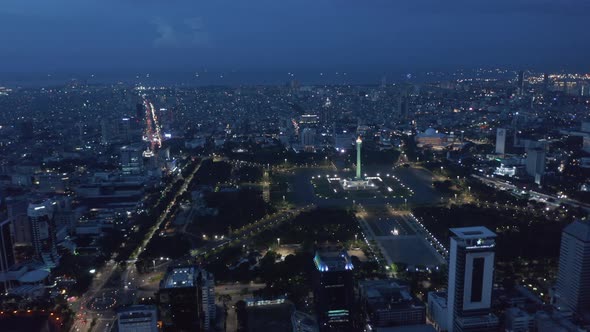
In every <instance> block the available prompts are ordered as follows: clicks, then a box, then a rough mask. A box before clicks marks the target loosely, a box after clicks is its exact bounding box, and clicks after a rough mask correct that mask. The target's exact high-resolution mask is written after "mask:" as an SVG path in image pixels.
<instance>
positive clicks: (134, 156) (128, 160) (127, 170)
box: [120, 145, 144, 175]
mask: <svg viewBox="0 0 590 332" xmlns="http://www.w3.org/2000/svg"><path fill="white" fill-rule="evenodd" d="M120 157H121V171H122V172H123V174H134V175H137V174H141V173H142V172H143V170H144V166H143V147H142V146H139V145H126V146H123V147H122V148H121V151H120Z"/></svg>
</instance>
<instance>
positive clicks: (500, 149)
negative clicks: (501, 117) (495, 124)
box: [496, 128, 506, 154]
mask: <svg viewBox="0 0 590 332" xmlns="http://www.w3.org/2000/svg"><path fill="white" fill-rule="evenodd" d="M505 153H506V129H504V128H498V129H496V154H505Z"/></svg>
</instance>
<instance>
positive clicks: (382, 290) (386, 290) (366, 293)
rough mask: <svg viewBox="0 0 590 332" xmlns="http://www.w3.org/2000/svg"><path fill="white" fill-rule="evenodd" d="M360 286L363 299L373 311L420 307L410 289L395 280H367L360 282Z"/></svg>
mask: <svg viewBox="0 0 590 332" xmlns="http://www.w3.org/2000/svg"><path fill="white" fill-rule="evenodd" d="M359 286H360V288H361V294H363V298H364V299H365V300H366V301H367V303H368V304H369V306H371V308H372V309H373V310H388V309H391V308H402V307H403V308H406V307H407V308H411V307H415V306H418V302H417V301H415V300H414V298H413V297H412V295H411V294H410V291H409V289H408V287H407V286H404V285H400V284H398V283H397V282H396V281H395V280H388V279H386V280H365V281H361V282H359ZM420 306H422V305H420Z"/></svg>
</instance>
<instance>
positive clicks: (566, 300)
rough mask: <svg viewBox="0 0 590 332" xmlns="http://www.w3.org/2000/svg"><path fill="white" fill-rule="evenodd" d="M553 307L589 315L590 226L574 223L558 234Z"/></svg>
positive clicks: (581, 222) (585, 222)
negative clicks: (558, 249) (557, 262)
mask: <svg viewBox="0 0 590 332" xmlns="http://www.w3.org/2000/svg"><path fill="white" fill-rule="evenodd" d="M555 297H556V298H555V300H556V301H555V302H556V306H557V307H558V308H559V309H560V310H564V311H571V312H574V313H579V314H590V223H589V222H588V221H581V220H577V221H574V222H573V223H571V224H569V225H568V226H567V227H565V229H564V230H563V233H562V235H561V248H560V252H559V272H558V274H557V291H556V296H555Z"/></svg>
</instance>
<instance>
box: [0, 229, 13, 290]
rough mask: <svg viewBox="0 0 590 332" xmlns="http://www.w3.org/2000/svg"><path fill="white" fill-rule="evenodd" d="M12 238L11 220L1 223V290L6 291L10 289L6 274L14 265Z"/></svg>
mask: <svg viewBox="0 0 590 332" xmlns="http://www.w3.org/2000/svg"><path fill="white" fill-rule="evenodd" d="M13 249H14V248H13V243H12V236H11V234H10V219H7V220H5V221H3V222H0V280H1V281H2V288H1V290H3V291H6V290H7V289H8V288H9V284H8V283H9V281H8V280H7V278H4V274H5V273H6V272H7V271H8V270H9V269H10V268H11V267H12V266H13V265H14V263H15V261H14V251H13Z"/></svg>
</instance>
